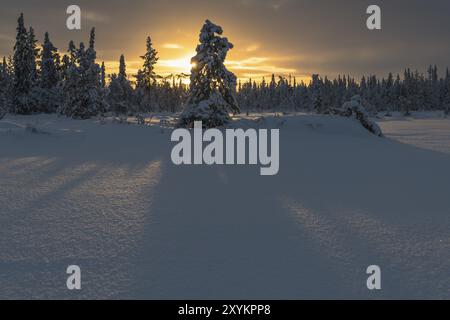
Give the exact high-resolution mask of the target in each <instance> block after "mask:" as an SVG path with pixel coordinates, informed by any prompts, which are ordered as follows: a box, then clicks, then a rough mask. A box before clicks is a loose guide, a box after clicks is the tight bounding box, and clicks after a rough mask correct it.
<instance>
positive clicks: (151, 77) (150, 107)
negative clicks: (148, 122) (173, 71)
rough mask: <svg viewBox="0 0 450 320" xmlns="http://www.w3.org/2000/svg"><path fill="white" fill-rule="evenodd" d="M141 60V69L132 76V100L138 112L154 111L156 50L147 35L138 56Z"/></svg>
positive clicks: (156, 77)
mask: <svg viewBox="0 0 450 320" xmlns="http://www.w3.org/2000/svg"><path fill="white" fill-rule="evenodd" d="M140 58H141V59H142V60H144V62H143V66H142V69H139V70H138V73H137V74H136V75H135V76H134V77H135V78H136V90H135V92H134V101H135V104H136V105H137V108H138V110H137V111H138V112H143V111H154V109H155V104H156V85H157V79H158V76H157V74H156V72H155V66H156V63H157V62H158V59H159V58H158V52H157V51H156V50H155V49H154V48H153V43H152V39H151V38H150V37H147V40H146V51H145V54H144V55H142V56H141V57H140Z"/></svg>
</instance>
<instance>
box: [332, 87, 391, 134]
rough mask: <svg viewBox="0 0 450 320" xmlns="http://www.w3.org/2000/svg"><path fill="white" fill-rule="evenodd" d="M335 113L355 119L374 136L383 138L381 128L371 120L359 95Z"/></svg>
mask: <svg viewBox="0 0 450 320" xmlns="http://www.w3.org/2000/svg"><path fill="white" fill-rule="evenodd" d="M334 113H335V114H338V115H341V116H344V117H351V118H354V119H356V120H358V121H359V122H360V123H361V124H362V126H363V127H364V128H366V129H367V130H368V131H370V132H371V133H373V134H374V135H376V136H378V137H383V133H382V132H381V129H380V127H379V126H378V125H377V124H376V123H375V122H374V121H372V120H370V118H369V115H368V113H367V111H366V110H365V109H364V107H363V106H362V105H361V97H360V96H359V95H355V96H353V97H352V98H351V99H350V101H347V102H345V103H344V104H343V106H342V107H341V108H340V109H335V110H334Z"/></svg>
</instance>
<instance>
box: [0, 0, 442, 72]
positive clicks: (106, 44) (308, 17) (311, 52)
mask: <svg viewBox="0 0 450 320" xmlns="http://www.w3.org/2000/svg"><path fill="white" fill-rule="evenodd" d="M71 4H76V5H79V6H80V8H81V12H82V15H81V16H82V29H81V30H79V31H78V30H68V29H67V27H66V19H67V17H68V15H67V14H66V9H67V7H68V6H69V5H71ZM371 4H377V5H379V6H380V8H381V12H382V30H368V29H367V27H366V20H367V18H368V16H369V15H368V14H366V9H367V7H368V6H369V5H371ZM0 7H1V10H0V55H11V54H12V48H13V46H14V38H15V28H16V25H17V17H18V15H19V14H20V12H23V13H24V15H25V24H26V26H30V25H31V26H33V28H34V29H35V31H36V34H37V36H38V39H39V40H41V41H42V40H43V34H44V32H45V31H48V32H49V33H50V39H51V40H52V42H53V43H54V45H55V46H56V47H57V48H58V49H59V50H60V51H62V52H65V51H66V50H67V44H68V42H69V40H74V41H75V42H76V43H77V42H80V41H84V42H86V43H87V42H88V35H89V31H90V29H91V27H93V26H95V27H96V31H97V42H96V49H97V52H98V59H99V60H100V61H105V63H106V66H107V72H108V73H112V72H116V71H117V65H118V60H119V57H120V55H121V54H124V55H125V58H126V61H127V69H128V73H129V74H132V73H135V72H136V70H137V69H138V68H139V67H140V66H141V60H140V58H139V56H140V55H142V54H143V53H144V51H145V39H146V37H147V36H151V38H152V40H153V44H154V47H155V48H156V50H157V51H158V56H159V58H160V60H159V62H158V65H157V71H158V72H159V73H161V74H170V73H181V72H183V73H189V70H190V58H191V57H192V56H193V55H194V53H195V47H196V45H197V43H198V35H199V30H200V29H201V27H202V24H203V23H204V21H205V19H210V20H211V21H213V22H214V23H216V24H219V25H221V26H222V27H223V29H224V36H226V37H227V38H228V39H229V40H230V41H231V42H232V43H233V44H234V46H235V47H234V49H233V50H231V51H230V53H229V55H228V58H227V62H226V65H227V67H228V68H229V69H230V70H231V71H233V72H234V73H236V75H237V76H238V77H239V78H241V79H243V80H244V79H248V78H253V79H256V80H258V79H260V78H262V77H263V76H265V77H268V76H270V75H271V74H272V73H275V74H277V75H285V76H286V75H288V74H292V75H294V76H296V77H298V78H300V79H305V80H306V79H309V77H310V76H311V74H313V73H318V74H320V75H322V76H328V77H330V78H334V77H336V76H337V75H338V74H349V75H351V76H353V77H356V78H357V79H358V78H360V77H361V76H362V75H366V74H376V75H378V76H385V75H386V74H387V73H388V72H393V73H401V72H402V70H404V69H405V68H407V67H408V68H412V69H414V70H415V69H418V70H419V71H426V68H427V66H428V65H429V64H436V65H437V66H438V67H439V68H440V70H441V71H442V70H443V69H444V68H445V67H447V66H450V61H449V60H450V59H449V58H450V41H449V40H450V19H449V18H448V15H449V13H450V1H448V0H430V1H424V0H395V1H392V0H388V1H385V0H381V1H366V0H345V1H337V0H128V1H123V0H108V1H99V0H90V1H87V0H86V1H85V0H71V1H66V0H28V1H24V0H2V1H1V4H0Z"/></svg>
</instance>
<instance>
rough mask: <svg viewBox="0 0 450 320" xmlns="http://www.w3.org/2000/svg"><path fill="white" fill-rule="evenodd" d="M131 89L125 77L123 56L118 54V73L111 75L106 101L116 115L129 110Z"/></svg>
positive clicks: (126, 112)
mask: <svg viewBox="0 0 450 320" xmlns="http://www.w3.org/2000/svg"><path fill="white" fill-rule="evenodd" d="M132 92H133V89H132V87H131V84H130V81H129V80H128V78H127V73H126V65H125V57H124V56H123V55H121V56H120V63H119V74H118V75H117V74H113V75H112V76H111V82H110V84H109V92H108V98H107V101H108V103H109V106H110V110H111V111H112V112H114V113H116V114H117V115H119V114H128V113H129V112H131V111H132V110H131V108H130V102H131V95H132Z"/></svg>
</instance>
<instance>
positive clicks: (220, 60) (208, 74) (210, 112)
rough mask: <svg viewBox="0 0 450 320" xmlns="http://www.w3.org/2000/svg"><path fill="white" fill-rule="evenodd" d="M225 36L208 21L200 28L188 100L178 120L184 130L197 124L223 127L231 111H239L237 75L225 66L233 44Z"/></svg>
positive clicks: (217, 27)
mask: <svg viewBox="0 0 450 320" xmlns="http://www.w3.org/2000/svg"><path fill="white" fill-rule="evenodd" d="M222 33H223V30H222V28H221V27H219V26H217V25H215V24H214V23H212V22H211V21H209V20H206V22H205V24H204V25H203V28H202V29H201V33H200V44H199V45H198V46H197V55H196V56H195V57H193V58H192V64H193V67H192V70H191V83H190V90H189V98H188V100H187V102H186V108H185V110H184V111H183V113H182V114H181V116H180V120H179V125H180V126H182V127H193V125H194V121H202V122H203V125H204V126H205V127H209V128H210V127H218V126H222V125H224V124H225V123H227V122H228V121H229V120H230V116H229V112H232V113H239V112H240V110H239V107H238V102H237V99H236V76H235V75H234V74H233V73H231V72H230V71H228V70H227V69H226V68H225V65H224V62H225V59H226V57H227V53H228V50H230V49H232V48H233V45H232V44H231V43H230V42H228V39H227V38H223V37H221V35H222Z"/></svg>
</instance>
